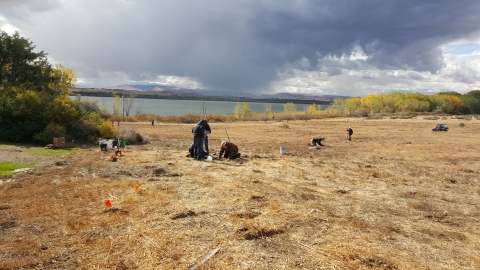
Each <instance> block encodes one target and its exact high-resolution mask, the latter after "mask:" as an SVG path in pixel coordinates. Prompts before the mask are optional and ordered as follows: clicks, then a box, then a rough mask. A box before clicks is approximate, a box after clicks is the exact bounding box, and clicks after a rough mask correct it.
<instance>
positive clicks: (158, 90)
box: [84, 84, 348, 102]
mask: <svg viewBox="0 0 480 270" xmlns="http://www.w3.org/2000/svg"><path fill="white" fill-rule="evenodd" d="M85 90H87V89H84V91H85ZM90 90H92V91H102V90H103V91H117V92H127V91H138V92H139V93H138V94H141V95H160V96H175V97H187V96H190V97H197V98H202V97H208V98H215V97H218V98H220V99H270V100H272V99H278V100H304V101H306V100H311V101H319V102H320V101H322V102H331V101H332V100H333V99H334V98H343V99H345V98H348V97H347V96H338V95H311V94H292V93H276V94H271V95H268V94H260V95H247V96H245V95H244V96H234V95H231V94H230V93H229V94H227V95H226V94H225V93H224V92H217V91H209V90H199V89H184V88H178V87H172V86H166V85H140V84H134V85H121V86H114V87H108V88H90Z"/></svg>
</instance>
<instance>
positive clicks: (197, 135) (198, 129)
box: [192, 119, 205, 160]
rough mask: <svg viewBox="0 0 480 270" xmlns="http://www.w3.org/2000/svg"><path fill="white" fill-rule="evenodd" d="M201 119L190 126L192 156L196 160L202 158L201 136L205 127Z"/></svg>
mask: <svg viewBox="0 0 480 270" xmlns="http://www.w3.org/2000/svg"><path fill="white" fill-rule="evenodd" d="M204 121H205V120H203V119H202V120H201V121H200V122H198V123H197V124H196V125H195V126H193V128H192V133H193V158H194V159H196V160H203V137H204V135H205V127H204V125H203V122H204Z"/></svg>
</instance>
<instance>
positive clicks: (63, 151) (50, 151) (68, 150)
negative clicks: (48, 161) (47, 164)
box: [28, 147, 82, 156]
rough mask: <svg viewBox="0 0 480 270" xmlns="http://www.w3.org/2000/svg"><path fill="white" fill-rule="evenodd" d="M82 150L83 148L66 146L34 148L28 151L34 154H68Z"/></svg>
mask: <svg viewBox="0 0 480 270" xmlns="http://www.w3.org/2000/svg"><path fill="white" fill-rule="evenodd" d="M80 151H82V148H78V147H75V148H65V149H49V148H33V149H31V150H30V151H28V154H30V155H32V156H67V155H72V154H75V153H78V152H80Z"/></svg>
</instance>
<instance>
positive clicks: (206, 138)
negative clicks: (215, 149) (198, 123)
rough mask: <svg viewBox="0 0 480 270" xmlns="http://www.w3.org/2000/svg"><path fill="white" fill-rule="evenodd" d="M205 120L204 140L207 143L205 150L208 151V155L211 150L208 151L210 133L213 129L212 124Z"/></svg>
mask: <svg viewBox="0 0 480 270" xmlns="http://www.w3.org/2000/svg"><path fill="white" fill-rule="evenodd" d="M203 121H204V122H203V127H204V128H205V134H204V138H203V141H204V143H205V152H206V153H207V154H206V155H207V156H208V154H209V153H210V151H208V135H209V134H210V133H212V129H210V125H209V124H208V121H207V120H205V119H203Z"/></svg>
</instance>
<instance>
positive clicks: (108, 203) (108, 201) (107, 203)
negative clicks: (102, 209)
mask: <svg viewBox="0 0 480 270" xmlns="http://www.w3.org/2000/svg"><path fill="white" fill-rule="evenodd" d="M104 204H105V206H106V207H107V208H110V207H112V204H111V203H110V200H106V201H105V202H104Z"/></svg>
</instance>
